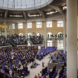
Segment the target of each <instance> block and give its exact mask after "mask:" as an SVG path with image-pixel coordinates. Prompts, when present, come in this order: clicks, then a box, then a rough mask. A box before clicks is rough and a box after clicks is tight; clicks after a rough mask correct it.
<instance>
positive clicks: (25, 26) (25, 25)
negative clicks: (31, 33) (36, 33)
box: [25, 21, 27, 38]
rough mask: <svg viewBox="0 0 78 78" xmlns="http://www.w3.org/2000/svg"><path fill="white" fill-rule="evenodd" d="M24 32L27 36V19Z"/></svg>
mask: <svg viewBox="0 0 78 78" xmlns="http://www.w3.org/2000/svg"><path fill="white" fill-rule="evenodd" d="M25 34H26V38H27V21H26V22H25Z"/></svg>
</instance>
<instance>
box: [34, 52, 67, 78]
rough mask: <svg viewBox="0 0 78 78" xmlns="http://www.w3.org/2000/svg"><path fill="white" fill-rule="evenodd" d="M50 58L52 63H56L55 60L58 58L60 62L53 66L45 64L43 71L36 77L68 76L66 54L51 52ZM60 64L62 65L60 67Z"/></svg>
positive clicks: (60, 77)
mask: <svg viewBox="0 0 78 78" xmlns="http://www.w3.org/2000/svg"><path fill="white" fill-rule="evenodd" d="M50 60H52V62H51V63H52V64H54V63H56V62H55V60H58V61H59V63H58V62H57V64H55V65H53V66H52V67H49V66H46V67H45V66H44V67H43V69H42V71H41V72H40V73H39V74H38V75H35V77H34V78H66V66H67V65H66V54H65V53H62V52H57V53H54V54H50ZM59 64H60V67H58V66H59Z"/></svg>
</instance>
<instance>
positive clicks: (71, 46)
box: [67, 0, 77, 78]
mask: <svg viewBox="0 0 78 78" xmlns="http://www.w3.org/2000/svg"><path fill="white" fill-rule="evenodd" d="M67 78H77V0H67Z"/></svg>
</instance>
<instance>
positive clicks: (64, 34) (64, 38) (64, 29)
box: [63, 15, 66, 53]
mask: <svg viewBox="0 0 78 78" xmlns="http://www.w3.org/2000/svg"><path fill="white" fill-rule="evenodd" d="M63 24H64V28H63V31H64V32H63V43H64V45H63V47H64V53H65V47H66V16H65V15H63Z"/></svg>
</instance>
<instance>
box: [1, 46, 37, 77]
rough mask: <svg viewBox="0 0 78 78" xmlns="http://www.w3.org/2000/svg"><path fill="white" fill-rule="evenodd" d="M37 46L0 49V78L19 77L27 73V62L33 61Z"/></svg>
mask: <svg viewBox="0 0 78 78" xmlns="http://www.w3.org/2000/svg"><path fill="white" fill-rule="evenodd" d="M37 51H38V48H37V47H18V48H2V49H0V78H20V77H24V76H26V75H28V74H29V73H30V71H29V70H28V67H27V65H28V63H29V62H33V61H34V59H35V57H36V54H37Z"/></svg>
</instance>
